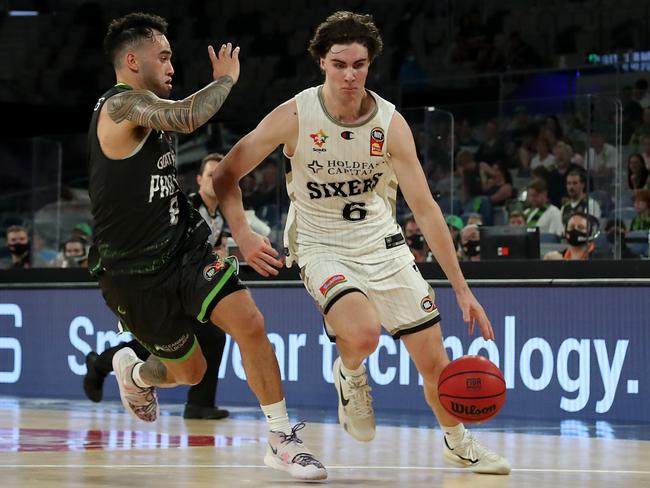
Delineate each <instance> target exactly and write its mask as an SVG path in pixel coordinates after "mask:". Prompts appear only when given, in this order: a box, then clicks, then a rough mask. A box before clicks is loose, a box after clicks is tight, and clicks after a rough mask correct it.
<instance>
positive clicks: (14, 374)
mask: <svg viewBox="0 0 650 488" xmlns="http://www.w3.org/2000/svg"><path fill="white" fill-rule="evenodd" d="M0 315H10V316H12V317H13V318H14V327H22V326H23V311H22V310H21V309H20V307H19V306H18V305H16V304H15V303H0ZM3 349H9V350H12V351H13V353H14V367H13V369H12V370H11V371H0V383H16V382H18V380H19V379H20V373H21V371H22V365H23V350H22V347H21V346H20V342H19V341H18V339H16V338H15V337H0V350H3Z"/></svg>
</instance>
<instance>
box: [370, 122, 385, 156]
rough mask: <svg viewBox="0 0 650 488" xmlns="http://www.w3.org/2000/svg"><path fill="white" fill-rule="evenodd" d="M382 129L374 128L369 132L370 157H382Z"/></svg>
mask: <svg viewBox="0 0 650 488" xmlns="http://www.w3.org/2000/svg"><path fill="white" fill-rule="evenodd" d="M384 139H385V136H384V129H382V128H381V127H375V128H374V129H372V130H371V131H370V155H371V156H383V155H384Z"/></svg>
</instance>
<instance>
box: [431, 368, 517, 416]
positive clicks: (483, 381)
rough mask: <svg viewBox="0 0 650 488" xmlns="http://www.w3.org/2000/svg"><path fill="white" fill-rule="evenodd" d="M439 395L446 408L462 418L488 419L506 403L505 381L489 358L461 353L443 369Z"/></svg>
mask: <svg viewBox="0 0 650 488" xmlns="http://www.w3.org/2000/svg"><path fill="white" fill-rule="evenodd" d="M438 397H439V398H440V403H442V406H443V407H444V408H445V410H447V412H449V413H450V414H451V415H453V416H454V417H456V418H457V419H458V420H460V421H461V422H466V423H479V422H485V421H486V420H489V419H491V418H492V417H494V416H495V415H496V414H497V413H499V410H501V407H503V404H504V403H505V401H506V382H505V380H504V379H503V373H501V370H500V369H499V368H498V367H497V366H496V365H495V364H494V363H493V362H492V361H490V360H489V359H486V358H484V357H483V356H461V357H459V358H458V359H455V360H454V361H452V362H451V363H449V364H448V365H447V366H446V367H445V369H443V370H442V373H441V374H440V378H439V379H438Z"/></svg>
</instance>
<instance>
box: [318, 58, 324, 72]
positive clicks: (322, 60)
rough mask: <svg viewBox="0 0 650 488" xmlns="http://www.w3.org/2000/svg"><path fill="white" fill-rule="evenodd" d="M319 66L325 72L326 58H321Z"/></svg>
mask: <svg viewBox="0 0 650 488" xmlns="http://www.w3.org/2000/svg"><path fill="white" fill-rule="evenodd" d="M318 67H319V68H320V72H321V73H323V74H325V58H320V62H319V63H318Z"/></svg>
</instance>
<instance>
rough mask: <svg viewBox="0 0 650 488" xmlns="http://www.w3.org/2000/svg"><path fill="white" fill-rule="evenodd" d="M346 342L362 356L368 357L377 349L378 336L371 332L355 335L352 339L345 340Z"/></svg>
mask: <svg viewBox="0 0 650 488" xmlns="http://www.w3.org/2000/svg"><path fill="white" fill-rule="evenodd" d="M346 342H348V344H350V346H352V348H354V350H355V351H357V352H359V353H361V354H363V355H364V356H370V355H371V354H372V353H373V352H374V351H375V349H377V345H378V344H379V334H374V333H371V332H367V333H363V334H357V335H355V336H354V337H351V338H349V339H346Z"/></svg>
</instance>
